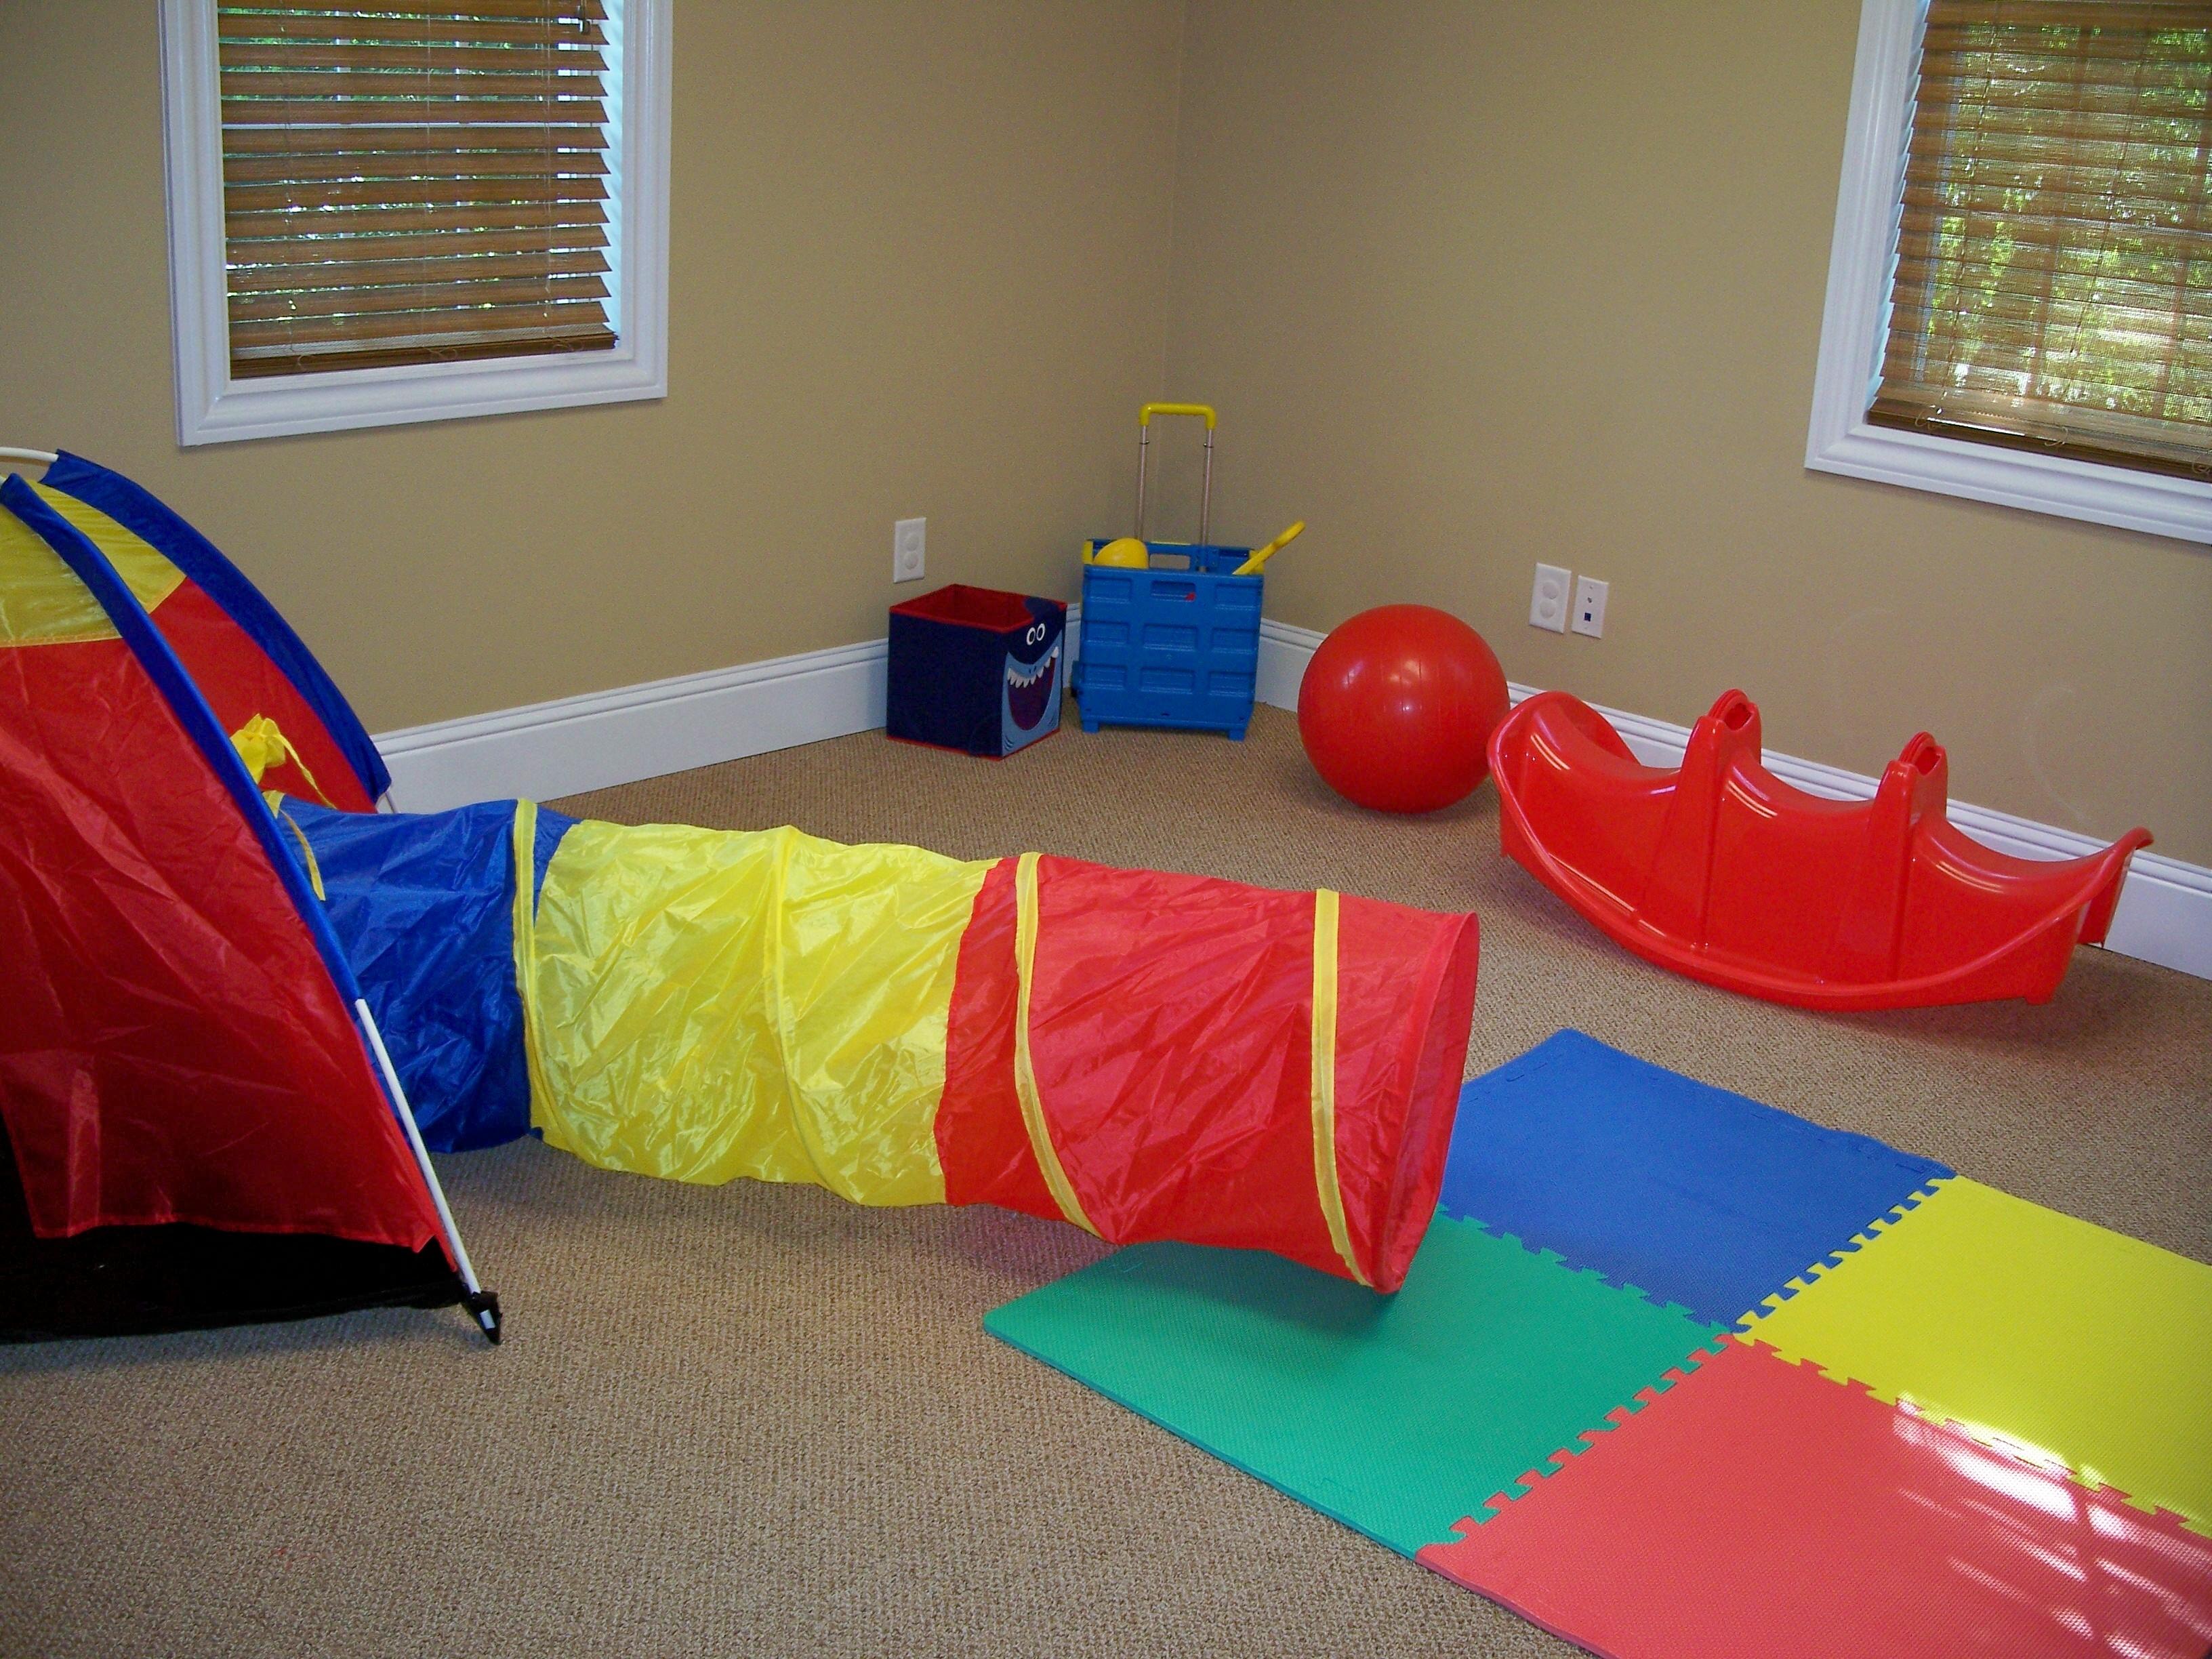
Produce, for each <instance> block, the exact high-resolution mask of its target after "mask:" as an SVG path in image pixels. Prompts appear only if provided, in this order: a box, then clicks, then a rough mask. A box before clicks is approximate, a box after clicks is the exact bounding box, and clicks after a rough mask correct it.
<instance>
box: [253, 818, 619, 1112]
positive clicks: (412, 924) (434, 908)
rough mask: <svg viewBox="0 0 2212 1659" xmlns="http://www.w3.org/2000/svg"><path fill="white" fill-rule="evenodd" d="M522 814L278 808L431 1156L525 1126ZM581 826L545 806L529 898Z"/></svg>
mask: <svg viewBox="0 0 2212 1659" xmlns="http://www.w3.org/2000/svg"><path fill="white" fill-rule="evenodd" d="M514 810H515V804H514V803H513V801H511V800H507V801H488V802H484V803H482V804H480V805H474V806H464V807H461V808H459V809H458V810H456V811H450V812H428V813H398V812H375V813H366V812H341V811H333V810H332V809H331V808H329V807H325V806H320V805H315V804H313V803H312V802H307V801H302V800H298V799H286V800H285V802H284V805H283V811H284V815H285V817H287V818H288V819H289V821H290V822H291V823H293V824H294V825H295V826H296V827H297V828H298V829H299V830H300V832H301V835H303V836H306V838H307V844H308V846H309V847H310V848H313V853H314V858H315V866H316V870H317V873H318V874H319V876H320V877H321V878H322V884H323V891H324V894H325V908H326V909H327V911H328V914H329V916H330V922H331V927H332V929H333V930H334V931H335V932H336V933H337V937H338V940H339V943H340V944H341V945H343V949H344V951H345V953H346V955H347V957H349V960H350V961H351V963H352V964H353V971H354V974H355V976H356V978H357V979H358V980H359V981H361V986H362V994H363V995H365V996H366V997H367V998H368V1006H369V1008H370V1010H371V1012H374V1014H375V1016H376V1023H377V1024H378V1026H379V1028H380V1030H382V1031H383V1033H384V1036H385V1041H386V1045H387V1046H388V1047H389V1048H390V1049H391V1051H392V1064H393V1065H394V1066H396V1067H397V1068H398V1073H399V1079H400V1081H401V1083H402V1084H404V1085H405V1087H406V1090H407V1097H408V1101H409V1103H410V1104H411V1105H412V1106H413V1107H414V1109H415V1116H416V1122H417V1123H418V1125H419V1126H420V1127H421V1129H422V1139H423V1142H424V1144H425V1145H426V1146H428V1147H429V1148H430V1150H431V1151H433V1152H468V1151H472V1150H474V1149H476V1148H478V1147H483V1146H498V1145H500V1144H501V1143H502V1142H505V1141H509V1140H513V1139H516V1138H517V1137H519V1136H520V1135H523V1134H525V1133H528V1132H529V1129H530V1074H529V1067H528V1064H527V1061H526V1058H525V1055H524V1051H523V1019H522V1001H521V997H520V992H519V991H518V989H517V987H516V985H515V978H514V880H515V871H514ZM574 822H575V820H574V819H573V818H568V817H562V815H561V814H560V813H558V812H548V811H544V810H543V809H541V810H540V811H539V812H538V834H537V842H536V845H535V847H534V848H533V849H532V851H533V859H532V863H533V866H534V867H533V869H532V898H533V901H534V899H535V897H536V895H537V894H538V892H539V891H540V890H543V888H544V880H545V866H546V865H547V864H548V862H550V860H551V858H552V856H553V853H554V850H555V849H556V848H557V847H558V846H559V845H560V841H561V837H562V836H563V835H564V834H566V833H567V831H568V828H569V826H570V825H572V824H573V823H574Z"/></svg>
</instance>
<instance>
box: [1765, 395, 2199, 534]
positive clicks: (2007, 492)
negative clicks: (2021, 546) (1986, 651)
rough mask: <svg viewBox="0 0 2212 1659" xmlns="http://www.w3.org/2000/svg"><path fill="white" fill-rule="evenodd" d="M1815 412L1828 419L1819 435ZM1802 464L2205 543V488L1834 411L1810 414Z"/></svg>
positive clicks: (2177, 479)
mask: <svg viewBox="0 0 2212 1659" xmlns="http://www.w3.org/2000/svg"><path fill="white" fill-rule="evenodd" d="M1822 413H1827V414H1828V415H1829V416H1830V422H1828V424H1829V426H1830V429H1828V430H1826V431H1824V430H1823V429H1822V428H1823V422H1822V421H1821V419H1820V415H1821V414H1822ZM1838 416H1841V417H1842V418H1838ZM1805 465H1807V466H1808V467H1810V468H1812V469H1813V470H1814V471H1817V472H1840V473H1843V474H1844V475H1846V476H1848V477H1854V478H1872V479H1874V480H1875V481H1876V482H1877V483H1893V484H1904V485H1905V486H1907V487H1908V488H1910V489H1929V490H1934V491H1936V492H1937V493H1938V494H1941V495H1963V496H1966V498H1967V499H1969V500H1970V501H1990V502H1994V503H1995V504H1996V505H1997V506H1999V507H2021V508H2023V509H2025V510H2027V511H2028V512H2031V513H2054V514H2056V515H2057V516H2059V517H2061V518H2068V519H2083V520H2087V521H2089V522H2090V523H2092V524H2108V525H2116V526H2119V527H2120V528H2121V529H2123V530H2139V531H2142V532H2143V533H2144V534H2146V535H2151V536H2172V537H2177V538H2180V539H2181V540H2183V541H2191V542H2212V484H2203V483H2197V482H2196V481H2195V480H2193V479H2189V478H2180V477H2172V476H2170V475H2167V474H2163V473H2157V472H2137V471H2132V470H2130V469H2129V468H2127V467H2119V466H2099V465H2096V464H2095V463H2093V462H2090V461H2077V460H2072V459H2068V458H2066V457H2064V456H2057V455H2038V454H2035V453H2033V452H2031V451H2027V450H2019V449H2006V448H2002V447H1999V446H1997V445H1995V444H1978V443H1974V442H1972V441H1967V440H1965V439H1960V438H1940V437H1937V436H1936V435H1933V434H1931V433H1926V432H1909V431H1905V430H1901V429H1899V428H1895V427H1887V426H1875V425H1874V424H1872V423H1871V422H1868V421H1865V420H1863V419H1856V418H1850V416H1848V414H1847V412H1846V411H1844V410H1829V411H1821V410H1815V412H1814V425H1813V431H1812V435H1811V437H1810V439H1809V440H1808V442H1807V445H1806V449H1805Z"/></svg>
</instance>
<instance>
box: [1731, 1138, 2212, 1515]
mask: <svg viewBox="0 0 2212 1659" xmlns="http://www.w3.org/2000/svg"><path fill="white" fill-rule="evenodd" d="M1858 1243H1860V1244H1861V1246H1862V1247H1863V1248H1861V1249H1856V1250H1853V1251H1850V1252H1849V1253H1846V1254H1844V1255H1838V1257H1836V1258H1835V1260H1834V1262H1833V1264H1832V1265H1816V1266H1814V1267H1811V1268H1809V1269H1808V1271H1807V1273H1806V1276H1805V1277H1804V1278H1803V1279H1799V1280H1796V1281H1794V1282H1793V1285H1792V1289H1793V1291H1795V1293H1794V1294H1793V1295H1790V1296H1789V1297H1786V1298H1784V1297H1768V1298H1767V1301H1766V1304H1765V1309H1764V1310H1759V1311H1755V1312H1754V1313H1753V1315H1752V1316H1749V1317H1748V1318H1747V1321H1746V1328H1745V1329H1744V1330H1743V1331H1742V1332H1741V1338H1742V1340H1745V1341H1750V1342H1765V1343H1771V1344H1772V1345H1773V1346H1774V1347H1775V1348H1776V1349H1777V1350H1778V1352H1780V1353H1781V1354H1782V1355H1783V1356H1784V1358H1790V1359H1793V1360H1810V1361H1812V1362H1813V1363H1814V1364H1817V1365H1818V1366H1819V1367H1820V1369H1821V1370H1823V1371H1824V1372H1826V1374H1827V1375H1828V1376H1831V1377H1832V1378H1834V1379H1835V1380H1836V1381H1837V1382H1838V1383H1842V1382H1856V1383H1863V1384H1864V1385H1865V1386H1866V1387H1867V1388H1868V1389H1870V1390H1871V1391H1872V1392H1873V1394H1874V1395H1875V1397H1876V1398H1878V1399H1881V1400H1883V1401H1888V1402H1890V1403H1891V1404H1893V1405H1894V1404H1909V1405H1911V1407H1914V1408H1915V1409H1917V1410H1918V1411H1919V1412H1921V1413H1923V1414H1924V1415H1926V1416H1929V1417H1933V1418H1936V1419H1942V1420H1945V1421H1948V1422H1954V1423H1956V1424H1958V1425H1960V1427H1962V1428H1964V1429H1966V1431H1968V1432H1969V1433H1972V1434H1973V1435H1975V1436H1976V1437H1979V1438H1981V1439H1983V1440H1984V1441H1987V1442H1990V1443H1993V1444H2000V1445H2003V1446H2007V1447H2009V1448H2011V1449H2014V1450H2016V1451H2021V1452H2025V1453H2026V1454H2027V1455H2029V1456H2031V1457H2033V1458H2034V1459H2036V1460H2037V1461H2039V1462H2044V1463H2046V1464H2063V1465H2064V1466H2065V1467H2067V1468H2070V1469H2071V1470H2072V1471H2073V1472H2074V1473H2075V1474H2077V1475H2078V1476H2080V1477H2081V1479H2082V1480H2086V1481H2087V1482H2088V1483H2089V1484H2090V1485H2092V1486H2111V1487H2112V1488H2114V1489H2115V1490H2117V1491H2118V1492H2121V1493H2123V1494H2124V1495H2125V1496H2126V1497H2127V1498H2128V1499H2129V1500H2130V1502H2132V1503H2134V1504H2136V1505H2138V1506H2139V1507H2142V1508H2144V1509H2152V1510H2156V1509H2166V1510H2172V1511H2174V1513H2176V1514H2177V1515H2179V1516H2181V1518H2182V1519H2183V1521H2184V1522H2185V1523H2186V1524H2187V1525H2188V1526H2189V1527H2190V1528H2191V1529H2193V1530H2195V1531H2197V1532H2201V1533H2205V1534H2212V1267H2206V1266H2205V1265H2204V1264H2203V1263H2202V1262H2198V1261H2191V1260H2189V1259H2188V1258H2187V1257H2185V1256H2179V1255H2174V1254H2173V1253H2172V1252H2171V1251H2169V1250H2161V1249H2158V1248H2157V1247H2156V1246H2155V1245H2152V1244H2146V1243H2143V1242H2142V1240H2140V1239H2135V1238H2130V1237H2127V1236H2126V1235H2124V1234H2122V1233H2116V1232H2112V1231H2108V1230H2106V1228H2103V1227H2098V1226H2093V1225H2091V1224H2089V1223H2088V1222H2086V1221H2079V1220H2076V1219H2075V1218H2073V1217H2071V1216H2066V1215H2061V1214H2059V1213H2058V1212H2057V1211H2056V1210H2047V1209H2045V1208H2044V1207H2043V1206H2041V1205H2039V1204H2031V1203H2029V1202H2027V1200H2025V1199H2019V1198H2015V1197H2013V1196H2012V1195H2011V1194H2009V1193H2002V1192H1999V1191H1998V1190H1997V1189H1996V1188H1994V1187H1985V1186H1984V1185H1982V1184H1981V1183H1980V1182H1977V1181H1970V1180H1967V1179H1966V1178H1965V1177H1963V1176H1960V1177H1956V1178H1954V1179H1952V1180H1949V1181H1946V1182H1942V1183H1941V1184H1939V1185H1938V1187H1937V1188H1936V1193H1935V1194H1934V1196H1933V1197H1930V1198H1929V1199H1926V1200H1923V1201H1922V1202H1921V1203H1920V1204H1918V1205H1917V1206H1915V1207H1913V1208H1912V1209H1911V1210H1900V1211H1898V1212H1893V1218H1892V1219H1889V1220H1887V1221H1881V1222H1876V1223H1875V1225H1874V1228H1873V1229H1872V1230H1870V1231H1869V1233H1868V1234H1866V1235H1864V1236H1863V1237H1861V1238H1860V1240H1859V1241H1858Z"/></svg>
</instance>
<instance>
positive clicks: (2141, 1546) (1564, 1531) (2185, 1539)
mask: <svg viewBox="0 0 2212 1659" xmlns="http://www.w3.org/2000/svg"><path fill="white" fill-rule="evenodd" d="M1723 1346H1724V1352H1723V1353H1722V1354H1721V1355H1720V1356H1719V1357H1718V1358H1714V1359H1711V1360H1708V1361H1707V1362H1706V1363H1705V1364H1702V1365H1700V1366H1699V1368H1698V1369H1697V1370H1696V1371H1695V1372H1693V1373H1692V1374H1691V1375H1690V1376H1687V1377H1686V1378H1685V1379H1684V1380H1683V1381H1682V1382H1680V1383H1677V1384H1675V1386H1674V1388H1672V1389H1668V1391H1667V1392H1666V1393H1665V1394H1664V1395H1661V1396H1659V1397H1658V1398H1657V1399H1656V1401H1653V1402H1652V1403H1651V1404H1650V1405H1648V1406H1647V1407H1645V1408H1644V1410H1643V1411H1641V1412H1638V1413H1635V1414H1633V1415H1632V1416H1629V1415H1624V1416H1623V1417H1621V1418H1620V1419H1619V1421H1618V1424H1617V1426H1615V1427H1614V1428H1613V1429H1612V1430H1611V1431H1607V1432H1604V1433H1600V1434H1592V1435H1586V1436H1585V1437H1584V1438H1585V1439H1587V1440H1589V1442H1590V1446H1589V1449H1588V1450H1587V1451H1585V1452H1584V1453H1583V1455H1581V1456H1579V1457H1562V1458H1560V1459H1558V1460H1556V1461H1557V1462H1559V1469H1558V1471H1557V1472H1556V1473H1554V1474H1551V1475H1550V1476H1549V1477H1548V1478H1547V1479H1545V1480H1541V1481H1539V1482H1536V1483H1534V1485H1533V1486H1532V1487H1531V1489H1530V1490H1529V1492H1528V1493H1527V1494H1526V1495H1525V1496H1523V1497H1521V1498H1510V1499H1509V1498H1503V1497H1500V1498H1493V1499H1492V1500H1491V1503H1492V1508H1493V1509H1494V1510H1496V1513H1494V1514H1493V1515H1492V1516H1491V1517H1490V1518H1489V1519H1488V1520H1486V1521H1485V1522H1481V1523H1480V1524H1478V1523H1476V1522H1474V1521H1472V1520H1468V1521H1462V1522H1460V1523H1459V1527H1458V1528H1457V1530H1458V1533H1459V1534H1460V1535H1459V1537H1458V1539H1457V1540H1456V1541H1455V1542H1451V1543H1445V1544H1431V1545H1430V1546H1429V1547H1426V1548H1425V1549H1424V1550H1422V1551H1421V1552H1420V1555H1419V1559H1420V1561H1421V1563H1422V1565H1425V1566H1428V1567H1431V1568H1433V1569H1434V1570H1435V1571H1437V1572H1440V1573H1442V1574H1443V1576H1444V1577H1447V1578H1450V1579H1453V1580H1455V1582H1457V1583H1462V1584H1464V1585H1466V1586H1467V1587H1468V1589H1473V1590H1475V1591H1478V1592H1480V1594H1482V1595H1486V1596H1489V1597H1491V1598H1492V1600H1494V1601H1502V1602H1504V1604H1505V1605H1506V1606H1507V1607H1511V1608H1512V1609H1513V1610H1514V1611H1515V1612H1516V1613H1520V1614H1521V1615H1522V1617H1523V1618H1526V1619H1528V1620H1533V1621H1534V1622H1535V1623H1537V1624H1540V1625H1541V1626H1545V1628H1547V1629H1548V1630H1550V1631H1553V1632H1555V1633H1557V1634H1558V1635H1560V1636H1563V1637H1565V1638H1567V1639H1568V1640H1569V1641H1571V1642H1574V1643H1577V1644H1580V1645H1581V1646H1583V1647H1585V1648H1588V1649H1589V1650H1591V1651H1593V1652H1595V1653H1599V1654H1603V1655H1607V1656H1609V1659H1723V1656H1728V1655H1736V1654H1741V1655H1745V1656H1750V1655H1758V1656H1760V1659H1813V1656H1820V1659H1844V1656H1850V1659H1859V1656H1865V1655H1873V1654H1880V1655H1882V1656H1884V1659H1921V1656H1925V1659H1966V1656H1970V1655H1973V1656H1979V1655H1987V1656H1992V1659H1994V1656H1998V1655H2002V1656H2004V1659H2036V1656H2045V1655H2063V1656H2069V1659H2070V1656H2075V1655H2089V1654H2100V1655H2121V1654H2124V1655H2127V1656H2130V1659H2167V1656H2171V1659H2203V1655H2204V1653H2205V1651H2206V1649H2207V1646H2208V1644H2212V1539H2208V1538H2205V1537H2203V1536H2201V1535H2199V1534H2196V1533H2193V1532H2191V1531H2189V1530H2188V1529H2186V1528H2185V1527H2184V1526H2183V1525H2182V1524H2181V1522H2180V1521H2179V1518H2178V1517H2176V1516H2173V1515H2172V1514H2170V1513H2165V1512H2160V1513H2156V1514H2151V1513H2146V1512H2145V1511H2143V1510H2138V1509H2136V1508H2135V1507H2133V1506H2132V1505H2130V1504H2128V1503H2126V1502H2125V1501H2124V1497H2123V1495H2122V1494H2120V1493H2118V1492H2114V1491H2112V1490H2111V1489H2110V1488H2106V1489H2103V1490H2100V1491H2090V1490H2087V1489H2086V1488H2084V1487H2083V1486H2081V1485H2080V1484H2078V1483H2077V1482H2075V1480H2071V1479H2069V1477H2068V1476H2067V1475H2066V1474H2064V1473H2063V1471H2060V1470H2057V1469H2046V1468H2039V1467H2035V1466H2033V1465H2031V1464H2029V1463H2027V1462H2022V1461H2021V1460H2020V1459H2019V1458H2018V1457H2016V1456H2015V1455H2009V1454H2007V1453H2004V1452H2001V1451H1996V1450H1993V1449H1990V1447H1987V1446H1984V1445H1982V1444H1980V1443H1978V1442H1977V1441H1975V1440H1973V1439H1971V1438H1969V1437H1967V1436H1966V1435H1965V1434H1963V1433H1961V1432H1960V1431H1958V1430H1956V1429H1954V1428H1951V1427H1948V1426H1945V1425H1937V1424H1933V1423H1929V1422H1928V1421H1927V1420H1925V1419H1922V1418H1920V1417H1918V1416H1917V1415H1916V1414H1914V1413H1912V1412H1911V1411H1910V1410H1899V1409H1897V1408H1895V1407H1889V1406H1886V1405H1883V1404H1882V1403H1881V1401H1877V1400H1875V1399H1873V1398H1871V1397H1869V1395H1867V1394H1866V1393H1865V1392H1864V1391H1863V1389H1857V1388H1855V1387H1847V1386H1844V1385H1842V1384H1838V1383H1832V1382H1830V1381H1829V1380H1828V1379H1827V1378H1826V1377H1825V1376H1821V1375H1820V1373H1819V1372H1818V1371H1817V1370H1814V1369H1813V1368H1812V1367H1810V1366H1801V1365H1796V1364H1790V1362H1788V1361H1786V1360H1784V1359H1781V1358H1778V1357H1777V1356H1776V1355H1775V1354H1774V1353H1773V1352H1771V1350H1769V1349H1765V1348H1763V1347H1758V1346H1752V1345H1748V1344H1745V1343H1740V1342H1730V1343H1728V1344H1725V1345H1723Z"/></svg>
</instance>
